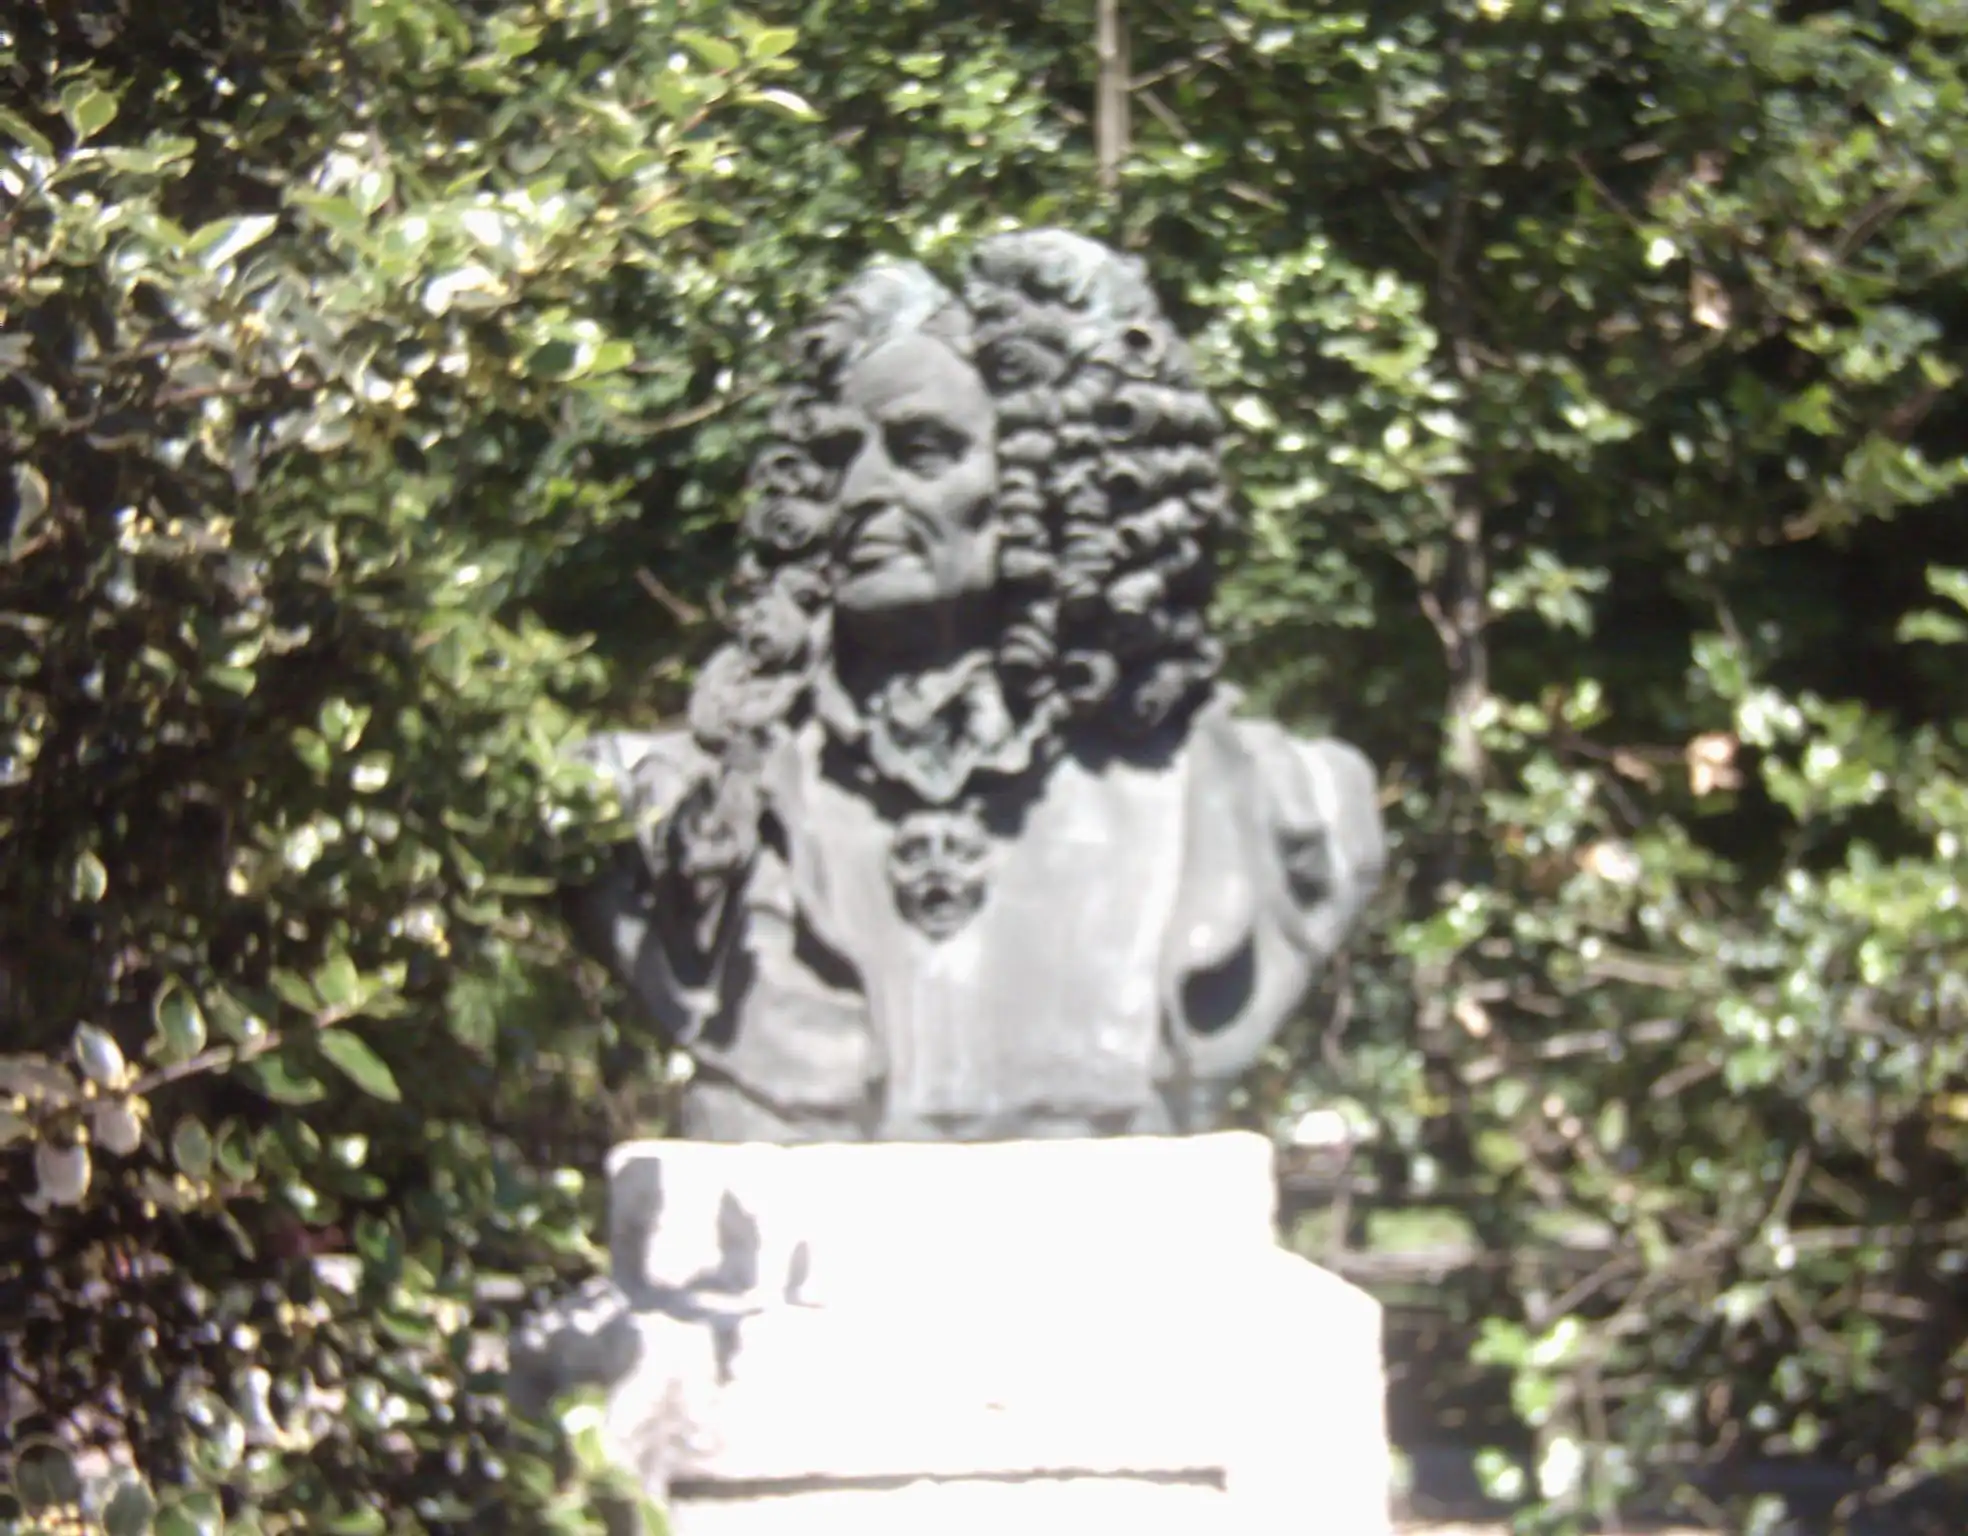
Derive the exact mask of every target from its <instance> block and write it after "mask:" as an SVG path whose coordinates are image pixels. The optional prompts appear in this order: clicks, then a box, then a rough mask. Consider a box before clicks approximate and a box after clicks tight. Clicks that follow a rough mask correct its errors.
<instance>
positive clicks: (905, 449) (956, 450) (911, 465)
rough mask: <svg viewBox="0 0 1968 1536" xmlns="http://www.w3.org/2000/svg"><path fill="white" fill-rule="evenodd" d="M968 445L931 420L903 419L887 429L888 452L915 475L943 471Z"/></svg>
mask: <svg viewBox="0 0 1968 1536" xmlns="http://www.w3.org/2000/svg"><path fill="white" fill-rule="evenodd" d="M967 446H968V444H967V442H966V441H965V439H964V438H962V437H961V436H959V435H958V434H957V433H955V432H952V431H950V430H949V429H948V428H946V427H941V426H938V425H936V424H935V423H933V422H907V423H904V424H902V425H900V426H897V427H894V428H892V429H891V430H890V432H889V435H888V456H889V457H890V458H891V459H893V460H894V461H895V463H896V464H897V465H899V466H900V467H901V468H903V469H905V470H907V471H908V472H909V473H910V474H912V475H915V476H916V477H918V478H919V479H924V480H929V479H934V478H935V477H936V476H938V475H941V474H945V473H947V472H948V471H949V470H950V468H951V466H953V465H954V464H955V463H956V462H957V460H958V459H960V458H962V457H963V452H964V449H965V448H966V447H967Z"/></svg>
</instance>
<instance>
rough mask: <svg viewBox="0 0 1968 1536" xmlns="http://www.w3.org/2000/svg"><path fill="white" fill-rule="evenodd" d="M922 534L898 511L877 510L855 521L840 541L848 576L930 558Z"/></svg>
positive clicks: (905, 515) (889, 509)
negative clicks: (900, 562)
mask: <svg viewBox="0 0 1968 1536" xmlns="http://www.w3.org/2000/svg"><path fill="white" fill-rule="evenodd" d="M923 544H924V541H923V536H922V530H921V529H920V528H918V527H916V525H915V523H914V521H913V519H911V518H910V517H909V515H908V514H907V513H906V512H903V511H902V510H901V509H900V508H897V507H879V508H877V509H876V510H874V511H872V512H868V513H865V514H863V515H862V516H861V517H859V518H856V519H855V520H854V522H853V523H852V524H850V525H849V527H848V529H847V536H846V537H845V538H844V539H843V540H842V543H841V549H842V555H841V561H842V564H844V565H845V566H846V567H847V569H848V571H849V572H850V573H855V572H861V571H872V570H880V569H882V568H884V567H887V566H891V565H894V564H896V563H897V562H898V561H904V560H907V561H915V562H922V561H926V560H927V559H928V558H929V554H928V551H927V550H926V549H925V548H924V547H923Z"/></svg>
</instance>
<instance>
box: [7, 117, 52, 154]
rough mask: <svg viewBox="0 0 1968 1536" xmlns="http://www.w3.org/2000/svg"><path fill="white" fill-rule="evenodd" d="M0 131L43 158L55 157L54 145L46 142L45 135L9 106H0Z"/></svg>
mask: <svg viewBox="0 0 1968 1536" xmlns="http://www.w3.org/2000/svg"><path fill="white" fill-rule="evenodd" d="M0 133H4V134H6V135H7V137H8V138H10V139H12V140H13V141H14V142H15V143H17V144H22V145H25V146H26V147H27V148H28V149H31V150H32V151H33V152H34V153H35V154H37V155H39V156H40V157H41V158H42V159H43V160H52V159H54V158H55V146H54V145H53V144H51V143H49V142H48V137H47V135H46V134H44V133H42V132H41V131H40V130H39V129H38V128H36V127H35V126H34V125H33V124H32V123H30V122H28V120H27V119H26V118H24V117H22V116H21V115H20V114H19V113H18V112H15V111H14V110H12V109H11V108H9V107H0Z"/></svg>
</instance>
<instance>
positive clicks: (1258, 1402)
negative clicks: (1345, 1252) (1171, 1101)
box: [515, 1134, 1390, 1536]
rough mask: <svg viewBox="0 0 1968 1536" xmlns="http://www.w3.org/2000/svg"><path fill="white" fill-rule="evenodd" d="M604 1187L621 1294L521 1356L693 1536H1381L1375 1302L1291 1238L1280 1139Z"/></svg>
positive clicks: (882, 1148)
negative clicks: (591, 1422) (572, 1388)
mask: <svg viewBox="0 0 1968 1536" xmlns="http://www.w3.org/2000/svg"><path fill="white" fill-rule="evenodd" d="M609 1172H610V1178H611V1192H610V1203H611V1216H610V1227H611V1231H610V1246H611V1253H612V1256H613V1260H614V1277H613V1286H612V1288H610V1289H609V1290H608V1291H607V1292H606V1293H605V1294H604V1295H601V1296H599V1297H595V1298H591V1303H592V1304H591V1305H590V1306H589V1308H588V1309H587V1312H586V1313H585V1315H581V1316H576V1315H575V1313H574V1312H570V1313H568V1314H567V1315H566V1316H564V1317H563V1318H562V1319H560V1320H559V1323H558V1325H557V1326H548V1327H546V1328H544V1329H542V1330H541V1331H539V1332H537V1333H536V1335H535V1336H534V1337H533V1338H532V1340H531V1341H530V1342H528V1341H521V1350H520V1351H519V1353H517V1354H516V1357H515V1363H516V1366H518V1367H519V1369H520V1375H521V1376H522V1377H528V1373H529V1372H530V1378H529V1379H530V1381H531V1383H532V1384H531V1387H530V1388H529V1390H530V1391H531V1392H532V1393H533V1394H535V1395H538V1394H540V1393H542V1392H545V1391H549V1390H551V1389H552V1388H553V1387H554V1386H556V1385H566V1384H569V1383H570V1382H571V1381H572V1380H573V1379H576V1378H582V1377H586V1378H588V1379H593V1378H594V1377H596V1376H601V1377H604V1378H606V1379H607V1380H609V1381H610V1382H611V1383H612V1385H611V1387H610V1396H609V1406H608V1410H607V1425H606V1431H605V1435H606V1440H607V1443H608V1445H609V1447H610V1453H611V1455H612V1456H613V1457H614V1458H615V1459H617V1460H618V1461H619V1462H620V1463H621V1464H622V1465H624V1466H626V1467H629V1468H631V1469H632V1470H633V1471H634V1472H635V1474H636V1475H637V1477H638V1478H639V1479H640V1480H641V1481H642V1483H643V1484H644V1486H646V1487H647V1488H649V1490H650V1491H651V1493H652V1494H654V1495H656V1496H657V1497H658V1498H659V1499H660V1500H662V1501H663V1502H664V1503H665V1504H666V1506H667V1508H668V1511H669V1518H670V1522H671V1527H672V1529H673V1531H674V1532H675V1533H676V1536H781V1533H784V1536H817V1533H828V1532H833V1531H836V1530H838V1531H842V1532H852V1533H854V1536H875V1533H883V1536H886V1533H889V1532H893V1533H894V1536H904V1533H908V1536H918V1533H921V1532H925V1531H936V1532H939V1533H944V1536H958V1533H964V1536H967V1533H971V1532H975V1533H977V1536H985V1533H987V1532H989V1533H991V1536H1002V1533H1003V1532H1005V1531H1007V1530H1010V1529H1014V1528H1032V1529H1036V1530H1038V1531H1041V1532H1051V1531H1060V1532H1066V1531H1072V1532H1081V1531H1099V1530H1107V1529H1113V1530H1126V1531H1130V1532H1133V1533H1135V1536H1149V1533H1161V1532H1167V1533H1168V1536H1176V1533H1177V1532H1181V1533H1183V1536H1193V1533H1195V1532H1197V1531H1208V1532H1211V1533H1212V1536H1272V1533H1277V1536H1284V1533H1287V1532H1291V1533H1300V1536H1387V1533H1388V1531H1389V1529H1390V1525H1389V1510H1388V1505H1389V1484H1390V1461H1389V1454H1388V1446H1387V1439H1386V1429H1385V1419H1384V1412H1383V1404H1382V1379H1381V1359H1380V1313H1379V1308H1378V1306H1377V1305H1376V1304H1375V1303H1374V1302H1373V1301H1372V1300H1371V1299H1369V1298H1368V1297H1367V1296H1365V1295H1364V1294H1362V1293H1361V1292H1359V1291H1357V1290H1355V1289H1354V1288H1353V1287H1351V1286H1349V1285H1347V1284H1346V1283H1345V1282H1343V1281H1341V1280H1339V1279H1338V1278H1336V1277H1335V1276H1333V1275H1330V1274H1327V1273H1326V1272H1325V1271H1323V1270H1320V1269H1318V1268H1316V1267H1315V1266H1313V1265H1311V1264H1308V1263H1306V1262H1305V1261H1304V1260H1302V1259H1299V1258H1297V1257H1295V1256H1293V1255H1290V1254H1287V1253H1285V1252H1284V1251H1282V1250H1281V1249H1280V1248H1279V1247H1278V1246H1277V1245H1276V1240H1275V1236H1274V1232H1273V1219H1274V1218H1273V1200H1274V1196H1273V1180H1272V1167H1271V1150H1270V1147H1269V1146H1268V1144H1267V1143H1265V1142H1264V1141H1263V1140H1262V1139H1261V1138H1258V1137H1255V1136H1248V1135H1243V1134H1223V1135H1213V1136H1199V1137H1192V1138H1184V1139H1172V1138H1171V1139H1161V1138H1122V1139H1116V1140H1108V1141H1031V1142H1008V1143H1000V1144H993V1145H968V1146H963V1145H895V1144H888V1145H838V1146H835V1145H826V1146H800V1147H779V1146H764V1145H714V1144H708V1143H687V1142H645V1143H633V1144H630V1145H626V1146H623V1147H620V1148H617V1149H616V1151H615V1153H614V1155H613V1156H612V1158H611V1160H610V1165H609Z"/></svg>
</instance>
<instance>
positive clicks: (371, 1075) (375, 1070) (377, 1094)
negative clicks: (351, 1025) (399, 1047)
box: [320, 1029, 403, 1104]
mask: <svg viewBox="0 0 1968 1536" xmlns="http://www.w3.org/2000/svg"><path fill="white" fill-rule="evenodd" d="M320 1044H321V1054H322V1055H324V1056H326V1057H327V1058H328V1059H329V1060H330V1061H332V1062H333V1063H334V1064H335V1065H336V1066H337V1067H339V1068H340V1069H341V1071H342V1073H343V1074H344V1075H345V1076H346V1077H347V1078H348V1080H349V1081H350V1082H352V1083H354V1084H355V1086H356V1087H358V1088H360V1089H361V1090H362V1091H363V1092H364V1093H366V1094H368V1095H370V1096H371V1097H372V1098H378V1099H382V1100H384V1101H386V1102H387V1103H391V1104H397V1103H401V1102H402V1099H403V1090H402V1089H400V1088H398V1087H397V1085H396V1078H395V1076H394V1075H393V1074H392V1073H391V1072H390V1069H389V1068H388V1066H386V1065H385V1064H384V1062H383V1059H382V1057H380V1056H378V1055H377V1054H376V1053H375V1052H374V1051H372V1050H371V1049H370V1048H369V1046H368V1044H367V1043H366V1042H364V1041H363V1039H362V1038H361V1037H360V1036H359V1035H354V1034H351V1033H350V1032H349V1031H348V1030H346V1029H330V1030H324V1031H323V1032H322V1034H321V1036H320Z"/></svg>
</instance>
